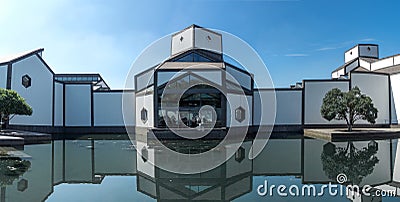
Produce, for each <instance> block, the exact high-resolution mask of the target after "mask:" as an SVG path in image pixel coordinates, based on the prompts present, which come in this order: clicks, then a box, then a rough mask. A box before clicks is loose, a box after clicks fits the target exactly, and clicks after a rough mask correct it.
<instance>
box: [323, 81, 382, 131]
mask: <svg viewBox="0 0 400 202" xmlns="http://www.w3.org/2000/svg"><path fill="white" fill-rule="evenodd" d="M321 115H322V117H324V118H325V119H326V120H328V121H331V120H333V119H335V120H346V124H347V129H348V131H352V128H353V125H354V123H355V122H356V121H358V120H367V121H368V122H369V123H371V124H374V123H375V119H376V118H378V109H376V108H375V107H374V104H373V103H372V99H371V98H370V97H369V96H367V95H365V94H361V91H360V89H359V88H358V87H357V86H356V87H354V88H352V89H351V90H350V91H348V92H342V91H341V90H340V89H338V88H334V89H332V90H330V91H329V92H328V93H326V95H325V97H324V99H323V103H322V106H321Z"/></svg>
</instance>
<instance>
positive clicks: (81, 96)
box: [65, 84, 92, 126]
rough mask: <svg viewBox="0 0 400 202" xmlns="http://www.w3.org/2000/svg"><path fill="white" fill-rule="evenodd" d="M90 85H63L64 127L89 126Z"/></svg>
mask: <svg viewBox="0 0 400 202" xmlns="http://www.w3.org/2000/svg"><path fill="white" fill-rule="evenodd" d="M91 88H92V86H91V85H83V84H68V85H65V126H91Z"/></svg>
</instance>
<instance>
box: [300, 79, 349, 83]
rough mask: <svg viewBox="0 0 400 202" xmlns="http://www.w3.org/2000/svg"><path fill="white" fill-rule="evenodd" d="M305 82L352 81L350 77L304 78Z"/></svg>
mask: <svg viewBox="0 0 400 202" xmlns="http://www.w3.org/2000/svg"><path fill="white" fill-rule="evenodd" d="M304 82H350V80H349V79H304V80H303V83H304Z"/></svg>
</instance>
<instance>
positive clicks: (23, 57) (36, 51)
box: [0, 48, 44, 65]
mask: <svg viewBox="0 0 400 202" xmlns="http://www.w3.org/2000/svg"><path fill="white" fill-rule="evenodd" d="M43 51H44V48H39V49H36V50H33V51H31V52H28V53H26V54H24V55H21V56H19V57H16V58H14V59H11V60H9V61H6V62H2V63H0V65H7V64H9V63H15V62H18V61H20V60H23V59H25V58H27V57H30V56H32V55H35V54H38V53H41V52H43Z"/></svg>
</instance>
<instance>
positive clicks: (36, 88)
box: [10, 55, 53, 126]
mask: <svg viewBox="0 0 400 202" xmlns="http://www.w3.org/2000/svg"><path fill="white" fill-rule="evenodd" d="M24 75H28V76H29V77H30V78H31V79H32V80H31V84H32V85H31V86H30V87H28V88H25V87H24V86H23V85H22V76H24ZM11 89H13V90H15V91H17V92H18V93H19V94H20V95H21V96H22V97H23V98H25V100H26V102H27V103H28V104H29V105H30V106H31V107H32V109H33V113H32V116H15V117H14V118H13V119H12V120H11V121H10V124H16V125H46V126H51V125H52V123H53V119H52V113H53V74H52V73H51V72H50V71H49V70H48V69H47V67H46V66H45V64H43V62H42V61H41V60H40V59H39V58H38V57H37V56H36V55H32V56H30V57H28V58H26V59H23V60H21V61H19V62H16V63H14V64H13V65H12V81H11Z"/></svg>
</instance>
